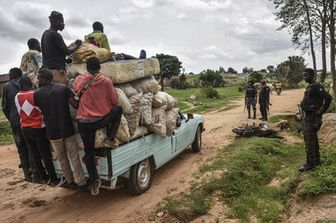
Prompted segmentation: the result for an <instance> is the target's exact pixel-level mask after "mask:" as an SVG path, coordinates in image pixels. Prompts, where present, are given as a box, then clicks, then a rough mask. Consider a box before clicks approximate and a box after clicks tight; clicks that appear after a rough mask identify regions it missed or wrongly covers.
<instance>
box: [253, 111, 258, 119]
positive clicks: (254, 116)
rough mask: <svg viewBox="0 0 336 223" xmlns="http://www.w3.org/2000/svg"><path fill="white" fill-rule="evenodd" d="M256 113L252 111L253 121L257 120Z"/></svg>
mask: <svg viewBox="0 0 336 223" xmlns="http://www.w3.org/2000/svg"><path fill="white" fill-rule="evenodd" d="M256 113H257V112H256V111H253V119H256V118H257V114H256Z"/></svg>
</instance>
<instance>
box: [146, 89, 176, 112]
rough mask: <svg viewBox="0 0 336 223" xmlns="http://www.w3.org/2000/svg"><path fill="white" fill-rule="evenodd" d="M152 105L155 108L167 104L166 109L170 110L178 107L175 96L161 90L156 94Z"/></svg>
mask: <svg viewBox="0 0 336 223" xmlns="http://www.w3.org/2000/svg"><path fill="white" fill-rule="evenodd" d="M152 105H153V108H159V107H162V106H164V105H166V107H167V108H166V109H167V110H170V109H172V108H174V107H176V100H175V98H174V97H173V96H171V95H169V94H167V93H166V92H163V91H159V92H157V93H156V94H154V96H153V102H152Z"/></svg>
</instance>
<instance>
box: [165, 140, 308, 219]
mask: <svg viewBox="0 0 336 223" xmlns="http://www.w3.org/2000/svg"><path fill="white" fill-rule="evenodd" d="M304 158H305V152H304V149H303V145H302V144H293V145H289V144H285V143H283V141H281V140H278V139H268V138H249V139H237V140H236V141H235V142H234V143H233V144H231V145H229V146H227V147H226V148H225V149H222V150H220V151H219V154H218V156H217V157H216V158H215V159H213V160H212V161H209V162H208V163H206V164H204V165H203V166H201V168H200V176H199V178H198V179H196V180H195V182H194V183H193V184H192V185H191V187H190V189H189V190H188V191H187V192H184V193H181V194H179V195H175V196H170V197H168V198H166V199H165V200H164V202H163V204H162V207H161V210H163V211H165V212H167V213H168V214H169V215H170V216H172V217H173V218H175V219H177V220H178V221H180V222H186V221H191V220H193V219H195V218H196V217H198V216H200V215H203V214H205V213H208V211H209V210H210V209H211V204H212V203H213V202H212V198H213V197H219V198H220V201H221V202H223V203H225V204H227V205H228V206H229V208H230V213H229V215H231V217H234V218H238V219H239V220H240V221H242V222H250V221H251V219H252V218H256V219H257V221H258V222H281V221H282V214H283V212H284V209H285V205H286V201H287V197H288V195H289V194H290V193H291V191H292V190H293V188H295V187H296V185H297V184H298V180H297V179H298V172H297V167H298V166H300V165H301V164H302V163H303V162H304ZM272 179H278V181H279V182H280V183H279V185H277V186H270V185H269V184H270V182H271V181H272Z"/></svg>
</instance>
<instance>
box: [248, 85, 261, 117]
mask: <svg viewBox="0 0 336 223" xmlns="http://www.w3.org/2000/svg"><path fill="white" fill-rule="evenodd" d="M257 95H258V91H257V89H256V87H255V86H254V85H253V81H252V80H249V81H248V86H247V88H246V92H245V106H246V107H247V112H248V118H251V108H252V109H253V119H256V112H257V109H256V104H257Z"/></svg>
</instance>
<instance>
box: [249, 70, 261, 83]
mask: <svg viewBox="0 0 336 223" xmlns="http://www.w3.org/2000/svg"><path fill="white" fill-rule="evenodd" d="M262 79H264V76H263V75H262V74H261V73H260V72H258V71H253V72H252V73H251V74H250V75H249V80H253V83H259V82H260V81H261V80H262Z"/></svg>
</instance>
